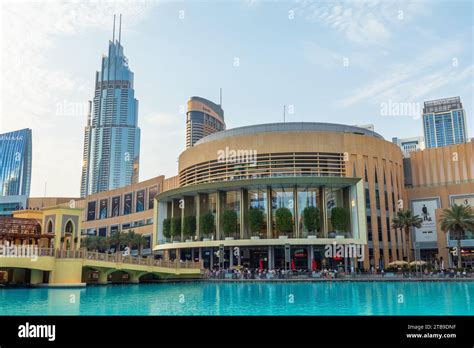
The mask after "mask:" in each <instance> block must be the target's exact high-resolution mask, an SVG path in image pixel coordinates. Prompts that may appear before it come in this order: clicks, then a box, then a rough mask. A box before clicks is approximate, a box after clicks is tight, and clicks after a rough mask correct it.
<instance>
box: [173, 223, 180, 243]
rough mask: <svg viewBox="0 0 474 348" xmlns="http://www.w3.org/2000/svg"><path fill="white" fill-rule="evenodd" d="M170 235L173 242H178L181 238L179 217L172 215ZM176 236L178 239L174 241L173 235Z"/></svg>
mask: <svg viewBox="0 0 474 348" xmlns="http://www.w3.org/2000/svg"><path fill="white" fill-rule="evenodd" d="M171 236H172V238H173V242H179V239H181V217H174V218H172V219H171ZM176 236H178V240H177V241H175V240H174V239H175V237H176Z"/></svg>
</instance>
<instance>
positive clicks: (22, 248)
mask: <svg viewBox="0 0 474 348" xmlns="http://www.w3.org/2000/svg"><path fill="white" fill-rule="evenodd" d="M38 255H39V248H38V246H37V245H0V257H26V258H31V261H36V260H38Z"/></svg>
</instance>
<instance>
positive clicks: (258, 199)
mask: <svg viewBox="0 0 474 348" xmlns="http://www.w3.org/2000/svg"><path fill="white" fill-rule="evenodd" d="M252 209H257V210H260V211H261V214H258V213H251V212H250V211H251V210H252ZM247 215H248V221H247V223H248V225H247V231H248V232H249V234H250V236H252V237H260V238H266V237H267V190H266V189H262V190H259V189H257V190H249V191H248V212H247ZM259 216H262V217H263V218H262V225H261V228H260V231H258V232H256V231H252V228H251V226H254V225H258V218H259ZM252 221H254V222H253V223H252ZM247 238H249V237H248V236H247Z"/></svg>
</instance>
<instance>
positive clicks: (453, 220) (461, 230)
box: [441, 204, 474, 268]
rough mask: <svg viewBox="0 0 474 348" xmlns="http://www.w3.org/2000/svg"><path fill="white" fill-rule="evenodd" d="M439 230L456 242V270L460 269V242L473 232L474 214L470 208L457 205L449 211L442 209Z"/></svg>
mask: <svg viewBox="0 0 474 348" xmlns="http://www.w3.org/2000/svg"><path fill="white" fill-rule="evenodd" d="M441 229H442V230H443V231H444V233H448V232H449V233H450V235H451V237H453V238H454V239H455V240H456V242H457V249H458V268H461V267H462V260H461V240H462V239H463V238H464V237H465V234H467V233H468V232H469V231H474V213H473V212H472V209H471V207H470V206H466V205H457V204H453V206H452V207H451V208H449V209H443V213H442V214H441Z"/></svg>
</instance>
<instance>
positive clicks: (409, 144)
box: [392, 137, 425, 158]
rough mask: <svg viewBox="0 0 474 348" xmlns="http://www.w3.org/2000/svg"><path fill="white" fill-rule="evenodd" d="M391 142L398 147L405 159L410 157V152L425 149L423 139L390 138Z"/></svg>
mask: <svg viewBox="0 0 474 348" xmlns="http://www.w3.org/2000/svg"><path fill="white" fill-rule="evenodd" d="M392 142H393V143H394V144H397V145H398V146H400V148H401V149H402V152H403V156H404V157H405V158H408V157H410V152H413V151H420V150H424V149H425V139H424V138H423V137H410V138H392Z"/></svg>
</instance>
